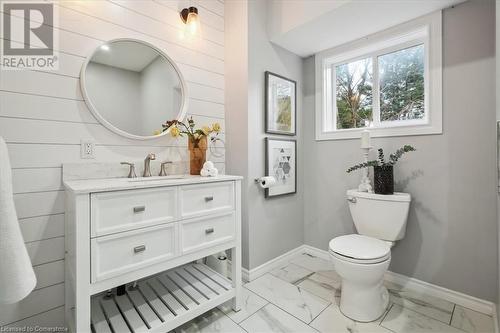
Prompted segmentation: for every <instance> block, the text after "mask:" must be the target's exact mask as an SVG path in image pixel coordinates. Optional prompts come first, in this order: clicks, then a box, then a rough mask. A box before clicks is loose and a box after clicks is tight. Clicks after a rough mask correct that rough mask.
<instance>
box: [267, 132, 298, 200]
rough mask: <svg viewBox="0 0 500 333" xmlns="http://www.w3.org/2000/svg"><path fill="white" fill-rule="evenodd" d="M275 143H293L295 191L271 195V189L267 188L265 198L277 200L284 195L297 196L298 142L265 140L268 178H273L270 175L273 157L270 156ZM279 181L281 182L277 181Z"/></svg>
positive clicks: (275, 139)
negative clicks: (271, 145) (271, 146)
mask: <svg viewBox="0 0 500 333" xmlns="http://www.w3.org/2000/svg"><path fill="white" fill-rule="evenodd" d="M273 141H277V142H292V143H293V146H294V148H293V154H294V158H293V160H294V163H293V168H294V169H293V171H294V177H293V181H294V190H293V191H290V192H284V193H279V194H271V193H270V191H271V190H270V189H269V188H266V189H265V197H266V198H275V197H280V196H284V195H291V194H296V193H297V140H295V139H284V138H266V139H265V144H266V158H265V163H266V165H265V170H266V175H267V176H273V175H272V174H270V172H271V168H270V167H269V165H270V162H271V156H270V153H271V151H270V143H271V142H273ZM277 181H279V180H277Z"/></svg>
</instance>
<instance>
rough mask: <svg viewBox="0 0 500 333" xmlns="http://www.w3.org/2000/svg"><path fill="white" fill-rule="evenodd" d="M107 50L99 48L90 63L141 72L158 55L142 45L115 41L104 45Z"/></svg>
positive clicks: (153, 50)
mask: <svg viewBox="0 0 500 333" xmlns="http://www.w3.org/2000/svg"><path fill="white" fill-rule="evenodd" d="M106 45H107V46H108V47H109V49H104V48H102V47H101V48H100V49H99V50H98V51H97V52H96V53H95V54H94V56H93V57H92V61H93V62H96V63H98V64H102V65H108V66H112V67H117V68H121V69H126V70H129V71H134V72H142V70H143V69H144V68H145V67H146V66H147V65H149V64H150V63H151V62H152V61H153V60H154V59H155V58H156V57H158V56H159V53H158V52H157V51H156V50H155V49H153V48H151V47H149V46H147V45H144V44H142V43H137V42H130V41H116V42H113V43H110V44H106Z"/></svg>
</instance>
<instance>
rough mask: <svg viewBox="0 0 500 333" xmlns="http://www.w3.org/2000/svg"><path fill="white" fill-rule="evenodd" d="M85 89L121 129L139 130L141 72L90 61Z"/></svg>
mask: <svg viewBox="0 0 500 333" xmlns="http://www.w3.org/2000/svg"><path fill="white" fill-rule="evenodd" d="M86 81H87V84H86V89H87V92H88V95H89V96H90V99H91V100H92V103H93V104H94V106H96V107H97V108H98V110H99V112H101V114H103V115H106V117H105V118H106V120H108V122H110V123H111V124H114V125H115V126H116V127H118V128H119V129H121V130H124V131H128V132H132V133H137V124H138V123H139V122H140V117H139V113H138V112H137V110H140V109H141V90H140V87H141V75H140V73H138V72H135V71H129V70H126V69H122V68H118V67H113V66H108V65H102V64H99V63H96V62H90V63H89V65H88V67H87V70H86Z"/></svg>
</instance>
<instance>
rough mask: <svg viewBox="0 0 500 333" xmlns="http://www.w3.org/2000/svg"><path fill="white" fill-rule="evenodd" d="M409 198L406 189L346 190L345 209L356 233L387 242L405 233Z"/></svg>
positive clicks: (395, 239)
mask: <svg viewBox="0 0 500 333" xmlns="http://www.w3.org/2000/svg"><path fill="white" fill-rule="evenodd" d="M410 201H411V196H410V195H409V194H408V193H399V192H395V193H394V194H391V195H384V194H374V193H368V192H359V191H358V190H348V191H347V202H348V203H349V210H350V211H351V216H352V219H353V221H354V225H355V226H356V230H357V231H358V233H359V234H360V235H365V236H370V237H374V238H377V239H381V240H386V241H391V242H393V241H397V240H400V239H402V238H403V237H404V236H405V232H406V221H407V219H408V211H409V209H410Z"/></svg>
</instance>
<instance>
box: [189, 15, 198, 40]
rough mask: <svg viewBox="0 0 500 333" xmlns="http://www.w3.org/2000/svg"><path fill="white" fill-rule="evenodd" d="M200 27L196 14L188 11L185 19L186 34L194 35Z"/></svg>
mask: <svg viewBox="0 0 500 333" xmlns="http://www.w3.org/2000/svg"><path fill="white" fill-rule="evenodd" d="M199 28H200V22H199V20H198V14H196V13H189V14H188V17H187V19H186V32H187V34H188V35H190V36H192V37H194V36H196V34H197V32H198V30H199Z"/></svg>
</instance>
